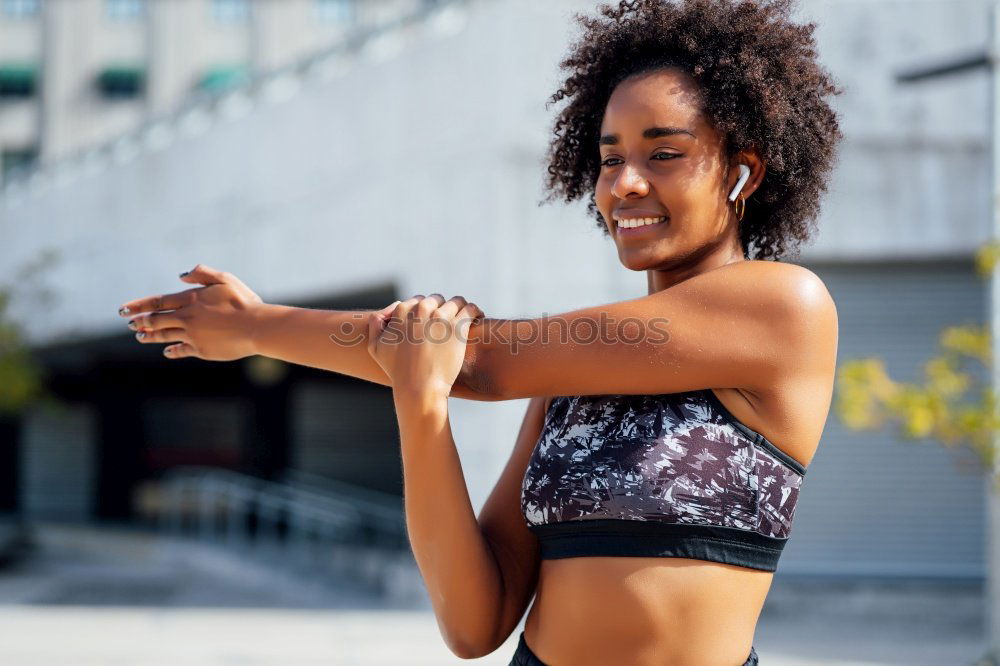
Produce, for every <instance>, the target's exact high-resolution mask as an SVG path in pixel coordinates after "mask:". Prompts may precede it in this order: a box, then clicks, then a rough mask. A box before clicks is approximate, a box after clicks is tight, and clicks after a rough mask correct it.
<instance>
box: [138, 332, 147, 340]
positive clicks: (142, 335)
mask: <svg viewBox="0 0 1000 666" xmlns="http://www.w3.org/2000/svg"><path fill="white" fill-rule="evenodd" d="M135 337H136V339H137V340H142V339H143V338H144V337H146V333H145V331H139V332H138V333H136V334H135Z"/></svg>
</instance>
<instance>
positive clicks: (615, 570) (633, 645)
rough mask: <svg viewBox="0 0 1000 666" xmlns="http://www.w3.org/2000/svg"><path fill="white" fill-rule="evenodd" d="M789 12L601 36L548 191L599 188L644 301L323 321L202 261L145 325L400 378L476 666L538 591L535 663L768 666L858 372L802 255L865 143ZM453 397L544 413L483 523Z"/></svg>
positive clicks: (609, 27) (654, 14)
mask: <svg viewBox="0 0 1000 666" xmlns="http://www.w3.org/2000/svg"><path fill="white" fill-rule="evenodd" d="M789 1H790V0H773V1H769V0H759V1H751V0H747V1H740V0H731V1H721V0H679V2H666V1H663V0H636V1H630V2H620V3H619V4H618V5H617V6H607V5H603V6H601V8H600V13H599V16H597V17H592V18H587V17H583V18H581V21H582V24H583V28H584V31H583V34H582V35H581V37H580V38H579V40H578V41H577V42H576V43H575V45H574V46H573V47H572V51H571V53H570V55H569V56H568V57H567V58H566V59H565V61H564V62H563V63H562V64H563V67H564V68H565V69H567V70H568V73H569V75H568V77H567V78H566V80H565V81H564V83H563V85H562V87H561V88H560V89H559V90H558V91H557V92H556V93H555V94H554V95H553V98H552V101H554V102H558V101H562V100H568V103H567V104H566V106H565V107H564V109H563V110H562V111H561V113H560V114H559V116H558V119H557V121H556V124H555V137H554V139H553V141H552V144H551V150H550V164H549V168H548V173H549V185H550V186H551V191H552V193H553V195H557V194H558V195H562V196H563V197H564V198H565V199H566V200H573V199H577V198H579V197H582V196H589V198H590V211H591V212H592V213H593V214H594V216H595V218H596V219H597V221H598V223H599V225H600V226H601V228H602V229H603V230H604V232H605V233H606V234H607V235H608V236H609V237H610V239H611V240H612V241H613V242H614V244H615V247H616V250H617V252H618V256H619V258H620V260H621V262H622V264H624V265H625V267H627V268H629V269H631V270H635V271H640V270H641V271H645V272H646V275H647V278H648V280H647V282H648V294H647V295H646V296H643V297H639V298H635V299H631V300H628V301H623V302H619V303H611V304H607V305H602V306H598V307H592V308H585V309H582V310H576V311H573V312H569V313H565V314H564V315H561V316H560V317H557V318H554V319H552V320H548V319H546V320H500V319H484V318H483V316H482V312H481V311H480V310H479V308H478V307H476V306H475V305H474V304H472V303H469V302H468V301H466V300H465V299H464V298H462V297H461V296H456V297H453V298H451V299H448V300H445V299H444V297H443V296H442V295H440V294H432V295H430V296H428V297H424V296H423V295H417V296H414V297H412V298H410V299H407V300H406V301H403V302H397V303H393V304H391V305H389V306H388V307H386V308H384V309H382V310H380V311H376V312H371V313H357V312H329V311H313V310H301V309H297V308H289V307H285V306H280V305H269V304H264V303H262V302H261V300H260V298H259V297H257V295H256V294H254V293H253V292H252V291H251V290H250V289H248V288H247V287H246V286H245V285H244V284H243V283H242V282H240V281H239V280H238V279H237V278H235V277H234V276H232V275H230V274H228V273H224V272H220V271H216V270H214V269H211V268H209V267H206V266H201V265H199V266H198V267H196V268H195V270H193V271H191V272H190V273H185V274H182V279H183V280H185V281H186V282H188V283H192V284H200V285H203V286H201V287H197V288H193V289H190V290H187V291H184V292H179V293H175V294H169V295H162V296H156V297H152V298H146V299H139V300H136V301H133V302H130V303H127V304H126V305H125V307H123V309H122V310H121V311H120V312H121V313H122V314H123V315H128V314H134V313H145V314H140V316H137V317H135V318H134V319H133V320H132V322H130V326H131V327H132V328H133V329H134V330H139V329H142V330H141V331H140V335H141V338H140V339H141V341H143V342H171V343H175V344H171V345H170V346H168V347H167V348H166V349H165V350H164V353H165V354H166V355H167V356H169V357H171V358H183V357H187V356H195V357H198V358H203V359H210V360H231V359H237V358H242V357H245V356H248V355H251V354H262V355H266V356H271V357H274V358H279V359H283V360H286V361H290V362H294V363H299V364H303V365H309V366H312V367H318V368H325V369H329V370H332V371H335V372H339V373H344V374H349V375H352V376H355V377H361V378H364V379H367V380H370V381H374V382H378V383H381V384H384V385H388V386H392V388H393V396H394V401H395V406H396V411H397V417H398V419H399V426H400V433H401V446H402V457H403V468H404V488H405V506H406V518H407V526H408V530H409V536H410V540H411V544H412V548H413V552H414V555H415V557H416V560H417V564H418V565H419V567H420V571H421V573H422V575H423V578H424V581H425V584H426V586H427V589H428V591H429V593H430V597H431V600H432V603H433V607H434V611H435V614H436V617H437V619H438V624H439V627H440V629H441V632H442V635H443V636H444V638H445V640H446V642H447V644H448V645H449V647H450V649H451V650H452V651H453V652H454V653H455V654H456V655H458V656H460V657H463V658H474V657H479V656H482V655H486V654H488V653H490V652H492V651H494V650H495V649H496V648H498V647H499V646H500V645H502V644H503V643H504V642H505V641H506V640H507V638H508V637H509V636H510V634H511V632H512V631H513V630H514V628H515V627H516V626H517V625H518V623H519V622H520V620H521V618H522V617H523V615H524V611H525V609H526V608H527V607H528V604H529V602H531V601H532V596H533V595H534V602H533V603H532V604H531V608H530V610H529V612H528V616H527V619H526V621H525V629H524V632H523V633H522V634H521V635H520V637H519V644H518V648H517V651H516V654H515V655H514V658H513V660H512V661H511V663H512V664H536V665H537V664H550V665H554V666H564V665H573V666H578V665H579V666H586V665H589V664H595V665H596V664H601V665H605V664H634V665H647V664H648V665H654V664H656V665H661V664H671V665H675V666H682V665H683V666H687V665H692V666H694V665H697V666H703V665H704V666H709V665H719V666H723V665H727V664H731V665H733V666H736V665H737V664H756V663H758V657H757V654H756V650H755V649H754V647H753V636H754V630H755V626H756V623H757V619H758V617H759V614H760V611H761V608H762V606H763V603H764V599H765V597H766V595H767V592H768V590H769V588H770V584H771V580H772V577H773V572H774V571H775V569H776V567H777V562H778V557H779V556H780V553H781V550H782V548H783V546H784V544H785V542H786V541H787V539H788V535H789V533H790V528H791V520H792V516H793V514H794V508H795V503H796V500H797V497H798V493H799V490H800V487H801V483H802V480H803V478H804V475H805V472H806V468H807V466H808V465H809V463H810V461H811V459H812V457H813V455H814V454H815V451H816V448H817V446H818V443H819V440H820V436H821V433H822V430H823V426H824V423H825V421H826V417H827V412H828V410H829V406H830V400H831V397H832V392H833V378H834V370H835V362H836V352H837V313H836V308H835V305H834V303H833V300H832V299H831V297H830V295H829V293H828V291H827V290H826V288H825V286H824V285H823V283H822V281H821V280H820V279H819V278H818V277H817V276H816V275H815V274H813V273H812V272H811V271H809V270H807V269H805V268H803V267H800V266H797V265H794V264H790V263H781V262H780V261H777V260H779V259H780V258H781V257H782V256H783V255H785V254H786V252H787V251H788V249H789V248H790V247H791V246H792V245H794V244H795V243H796V242H801V241H804V240H807V239H808V237H809V232H810V229H809V224H810V222H812V221H813V220H814V219H815V217H816V215H817V213H818V208H819V199H820V196H821V194H822V193H823V192H824V191H825V182H826V179H827V178H828V175H829V172H830V169H831V167H832V164H833V160H834V149H835V146H836V143H837V141H838V140H839V139H840V137H841V135H840V131H839V128H838V123H837V118H836V115H835V113H834V112H833V111H832V109H831V108H830V107H829V106H828V105H827V103H826V102H825V101H824V99H823V98H824V96H826V95H830V94H836V93H838V92H840V91H839V90H838V89H837V88H836V87H835V86H834V85H833V83H832V82H831V80H830V77H829V76H828V74H827V73H825V72H824V70H823V69H822V68H821V67H820V66H819V65H818V63H817V62H816V59H815V58H816V54H815V50H814V42H813V39H812V31H813V29H814V26H813V25H812V24H808V25H796V24H794V23H793V22H791V20H790V18H789V8H790V5H789ZM741 165H744V166H741ZM751 248H752V251H751ZM751 257H753V258H751ZM553 322H555V323H556V324H557V325H558V335H557V336H555V337H556V338H557V339H552V337H553V336H551V335H550V336H540V335H539V331H540V328H544V329H545V330H546V331H550V330H551V329H550V327H549V326H548V325H549V324H551V323H553ZM598 329H599V330H600V332H599V333H596V332H597V331H598ZM331 332H332V333H331ZM590 332H595V335H590ZM143 333H144V334H145V335H142V334H143ZM664 334H665V335H664ZM331 338H332V339H333V342H335V343H336V344H331ZM512 341H516V345H515V344H512ZM361 343H364V344H361ZM448 396H452V397H464V398H469V399H477V400H509V399H516V398H531V400H530V402H529V404H528V408H527V413H526V414H525V417H524V421H523V424H522V426H521V430H520V432H519V434H518V437H517V441H516V443H515V445H514V448H513V452H512V453H511V456H510V460H509V462H508V464H507V466H506V468H505V469H504V471H503V473H502V475H501V477H500V479H499V481H498V482H497V484H496V487H495V488H494V489H493V492H492V494H491V495H490V496H489V498H488V500H487V501H486V503H485V505H484V506H483V508H482V511H481V512H480V514H479V516H478V518H477V517H476V515H475V514H474V512H473V510H472V507H471V504H470V501H469V496H468V492H467V489H466V487H465V484H464V478H463V475H462V469H461V465H460V462H459V457H458V455H457V452H456V449H455V444H454V441H453V439H452V437H451V431H450V424H449V420H448V407H447V397H448Z"/></svg>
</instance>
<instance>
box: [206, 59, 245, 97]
mask: <svg viewBox="0 0 1000 666" xmlns="http://www.w3.org/2000/svg"><path fill="white" fill-rule="evenodd" d="M249 79H250V70H249V68H248V67H247V66H246V65H220V66H217V67H212V68H210V69H208V70H206V71H205V73H204V74H203V75H202V77H201V80H199V81H198V88H199V89H201V90H204V91H205V92H211V93H219V92H223V91H225V90H229V89H230V88H235V87H236V86H239V85H241V84H243V83H245V82H246V81H248V80H249Z"/></svg>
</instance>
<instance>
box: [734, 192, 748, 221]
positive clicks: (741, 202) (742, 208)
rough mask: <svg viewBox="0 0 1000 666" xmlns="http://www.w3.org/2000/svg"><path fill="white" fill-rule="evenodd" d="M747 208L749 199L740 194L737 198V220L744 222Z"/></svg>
mask: <svg viewBox="0 0 1000 666" xmlns="http://www.w3.org/2000/svg"><path fill="white" fill-rule="evenodd" d="M746 208H747V200H746V199H744V198H743V195H742V194H740V196H739V197H738V198H737V199H736V221H737V222H742V221H743V214H744V213H745V212H746Z"/></svg>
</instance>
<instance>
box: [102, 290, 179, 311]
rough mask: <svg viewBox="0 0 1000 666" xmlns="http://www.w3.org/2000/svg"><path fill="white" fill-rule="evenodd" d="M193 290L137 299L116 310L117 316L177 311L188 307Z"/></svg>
mask: <svg viewBox="0 0 1000 666" xmlns="http://www.w3.org/2000/svg"><path fill="white" fill-rule="evenodd" d="M193 292H194V289H185V290H184V291H178V292H174V293H172V294H157V295H156V296H149V297H147V298H137V299H135V300H134V301H129V302H128V303H125V304H124V305H122V306H121V307H120V308H118V314H119V315H120V316H122V317H128V316H131V315H134V314H138V313H140V312H157V311H159V310H179V309H181V308H183V307H184V306H186V305H190V304H191V301H192V300H193V297H192V293H193Z"/></svg>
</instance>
